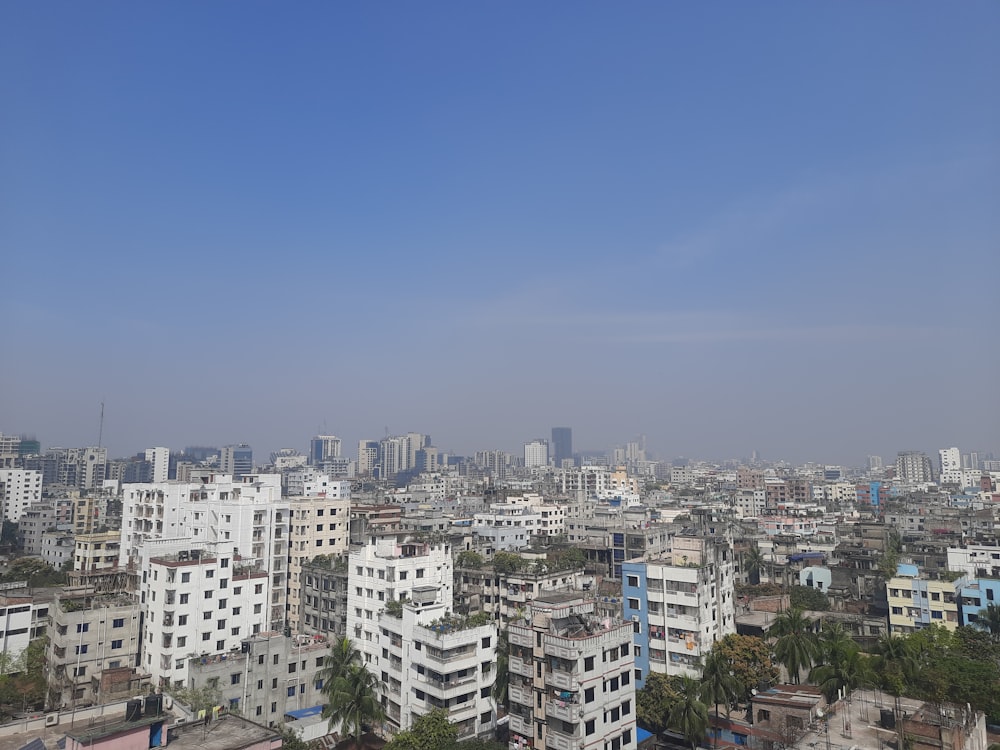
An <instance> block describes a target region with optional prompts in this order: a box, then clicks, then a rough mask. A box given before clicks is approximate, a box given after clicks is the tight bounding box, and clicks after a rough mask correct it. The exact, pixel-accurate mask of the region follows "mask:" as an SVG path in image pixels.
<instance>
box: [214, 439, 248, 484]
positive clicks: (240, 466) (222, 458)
mask: <svg viewBox="0 0 1000 750" xmlns="http://www.w3.org/2000/svg"><path fill="white" fill-rule="evenodd" d="M219 470H220V471H221V473H223V474H229V475H230V476H231V477H232V478H233V479H240V478H241V477H243V476H246V475H247V474H252V473H253V448H251V447H250V446H249V445H247V444H246V443H240V444H239V445H227V446H225V447H223V449H222V452H221V454H220V455H219Z"/></svg>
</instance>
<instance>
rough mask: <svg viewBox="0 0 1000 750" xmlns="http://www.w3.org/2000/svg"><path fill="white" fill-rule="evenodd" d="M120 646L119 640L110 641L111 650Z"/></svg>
mask: <svg viewBox="0 0 1000 750" xmlns="http://www.w3.org/2000/svg"><path fill="white" fill-rule="evenodd" d="M178 640H179V639H178ZM178 645H180V644H178ZM121 647H122V642H121V641H111V648H112V650H114V649H116V648H121Z"/></svg>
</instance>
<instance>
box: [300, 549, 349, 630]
mask: <svg viewBox="0 0 1000 750" xmlns="http://www.w3.org/2000/svg"><path fill="white" fill-rule="evenodd" d="M299 579H300V600H301V605H300V606H301V611H300V615H301V623H300V625H299V628H300V630H301V632H303V633H306V634H308V635H326V634H329V635H332V636H336V637H343V636H346V635H347V585H348V567H347V556H346V555H344V556H342V557H327V556H317V557H315V558H313V559H312V560H311V561H309V562H307V563H304V564H303V565H302V572H301V573H300V574H299Z"/></svg>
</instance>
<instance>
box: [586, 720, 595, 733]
mask: <svg viewBox="0 0 1000 750" xmlns="http://www.w3.org/2000/svg"><path fill="white" fill-rule="evenodd" d="M585 726H586V734H587V736H588V737H589V736H590V735H592V734H593V733H594V732H595V731H596V728H595V726H594V719H587V723H586V725H585Z"/></svg>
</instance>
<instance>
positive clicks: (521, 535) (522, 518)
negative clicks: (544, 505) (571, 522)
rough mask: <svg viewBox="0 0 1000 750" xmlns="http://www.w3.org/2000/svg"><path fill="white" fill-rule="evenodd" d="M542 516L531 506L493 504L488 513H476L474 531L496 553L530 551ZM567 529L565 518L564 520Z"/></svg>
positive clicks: (516, 503)
mask: <svg viewBox="0 0 1000 750" xmlns="http://www.w3.org/2000/svg"><path fill="white" fill-rule="evenodd" d="M541 522H542V514H541V513H540V512H539V511H538V510H537V509H536V508H534V507H532V506H531V505H527V504H525V503H522V502H506V503H492V504H491V505H490V510H489V512H488V513H476V514H475V515H474V516H473V517H472V530H473V531H474V532H475V533H476V534H477V535H479V536H480V537H483V538H484V539H487V540H489V541H488V544H489V546H490V547H492V548H493V549H494V550H510V549H520V548H521V547H526V546H527V545H528V543H529V542H530V541H531V535H532V534H537V533H539V530H540V529H541ZM563 527H564V528H565V518H563Z"/></svg>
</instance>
